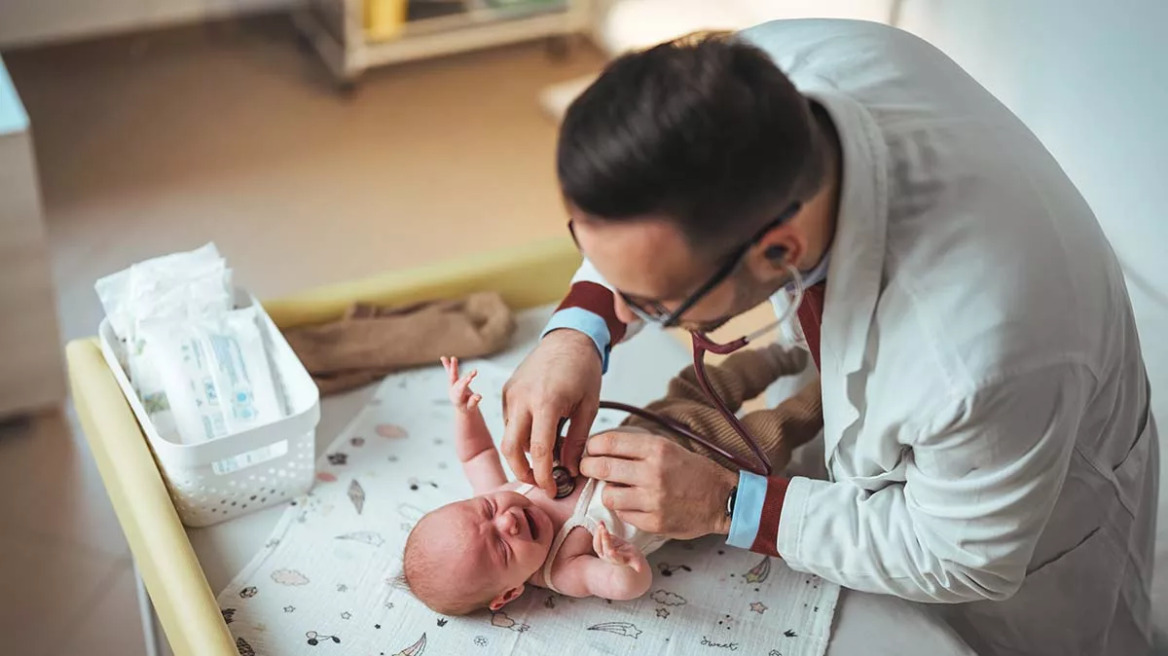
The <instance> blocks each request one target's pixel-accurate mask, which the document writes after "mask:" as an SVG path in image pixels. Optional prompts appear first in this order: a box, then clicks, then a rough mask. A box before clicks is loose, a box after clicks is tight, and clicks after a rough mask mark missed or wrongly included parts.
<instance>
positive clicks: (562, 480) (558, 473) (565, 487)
mask: <svg viewBox="0 0 1168 656" xmlns="http://www.w3.org/2000/svg"><path fill="white" fill-rule="evenodd" d="M552 480H554V481H555V482H556V498H557V499H563V498H564V497H566V496H568V495H569V494H571V493H572V492H574V491H575V490H576V479H575V478H573V477H572V473H571V472H569V471H568V468H567V467H564V466H561V465H556V466H555V467H552Z"/></svg>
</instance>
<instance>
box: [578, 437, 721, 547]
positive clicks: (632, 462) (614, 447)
mask: <svg viewBox="0 0 1168 656" xmlns="http://www.w3.org/2000/svg"><path fill="white" fill-rule="evenodd" d="M580 472H581V473H582V474H584V475H585V476H590V477H592V478H599V479H602V480H605V481H608V483H609V484H608V485H606V486H605V488H604V497H603V500H604V505H605V506H608V507H609V508H611V509H612V510H613V511H615V512H616V513H617V516H619V517H620V518H621V519H622V520H623V521H626V522H628V523H630V524H632V525H633V526H636V527H637V528H639V529H641V530H643V531H649V532H650V533H657V534H659V535H664V536H666V537H670V538H674V539H678V540H689V539H693V538H697V537H701V536H703V535H709V534H711V533H720V534H723V535H726V534H728V533H729V532H730V518H729V517H727V516H726V500H727V498H728V497H729V496H730V491H731V490H732V489H734V486H735V485H737V483H738V475H737V474H735V473H734V472H732V471H730V470H728V469H723V468H722V467H721V466H719V465H718V464H717V463H715V462H714V461H712V460H710V459H709V458H705V457H703V456H700V455H698V454H696V453H693V452H691V451H687V450H686V449H684V448H682V447H681V446H679V445H677V444H676V443H674V442H671V441H669V440H667V439H665V438H663V437H661V436H658V435H646V434H644V433H641V432H629V431H623V430H614V431H608V432H606V433H600V434H597V435H593V436H592V437H591V438H590V439H589V440H588V446H587V450H586V453H585V456H584V459H583V460H582V461H581V462H580Z"/></svg>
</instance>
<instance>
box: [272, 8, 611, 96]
mask: <svg viewBox="0 0 1168 656" xmlns="http://www.w3.org/2000/svg"><path fill="white" fill-rule="evenodd" d="M594 1H595V0H408V2H406V0H302V2H301V3H300V5H299V6H298V8H297V10H296V12H295V14H294V17H295V21H296V25H297V27H298V28H299V30H300V33H301V34H302V35H303V36H304V38H305V40H306V41H307V43H309V44H310V45H311V47H312V48H313V49H314V50H315V51H316V52H318V53H319V54H320V56H321V58H322V59H323V60H324V62H325V64H326V65H327V66H328V68H329V70H330V71H331V72H332V73H333V75H334V76H335V77H336V79H337V80H338V82H340V83H341V84H342V85H351V84H352V83H353V82H354V81H355V80H356V79H357V78H358V77H359V76H360V75H361V73H363V72H364V71H365V70H366V69H368V68H371V67H374V66H382V65H386V64H392V63H397V62H404V61H410V60H414V59H423V58H427V57H437V56H441V55H447V54H452V53H456V52H464V51H468V50H476V49H480V48H488V47H492V46H499V45H504V44H508V43H516V42H520V41H532V40H535V39H540V38H548V37H565V36H568V35H571V34H579V33H590V32H591V30H592V27H593V13H594V12H593V4H594ZM402 3H406V4H405V7H404V9H405V10H404V11H402V12H401V15H402V16H403V17H404V18H405V20H404V22H403V23H402V24H401V25H400V26H395V25H392V24H391V23H392V21H387V20H386V14H391V15H392V14H394V13H397V10H398V9H399V8H401V6H402ZM394 5H396V7H394Z"/></svg>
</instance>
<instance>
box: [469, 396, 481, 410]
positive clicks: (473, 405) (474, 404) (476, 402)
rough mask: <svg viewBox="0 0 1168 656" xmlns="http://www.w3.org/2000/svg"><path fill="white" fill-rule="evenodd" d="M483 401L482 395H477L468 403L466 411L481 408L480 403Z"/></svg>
mask: <svg viewBox="0 0 1168 656" xmlns="http://www.w3.org/2000/svg"><path fill="white" fill-rule="evenodd" d="M482 400H483V397H482V395H480V394H475V395H474V396H472V397H470V399H469V400H468V401H467V402H466V409H467V410H474V409H475V408H477V407H479V403H480V402H481V401H482Z"/></svg>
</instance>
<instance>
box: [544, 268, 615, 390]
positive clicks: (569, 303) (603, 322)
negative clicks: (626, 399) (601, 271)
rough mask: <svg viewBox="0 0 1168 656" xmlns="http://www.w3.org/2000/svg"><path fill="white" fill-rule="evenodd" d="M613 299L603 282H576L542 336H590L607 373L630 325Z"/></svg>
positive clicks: (582, 269) (585, 280) (583, 280)
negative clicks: (614, 350)
mask: <svg viewBox="0 0 1168 656" xmlns="http://www.w3.org/2000/svg"><path fill="white" fill-rule="evenodd" d="M581 271H582V272H583V271H584V267H582V268H581ZM578 277H579V276H578ZM614 300H615V296H614V294H613V292H612V290H610V289H609V288H608V287H606V286H605V285H604V284H603V283H602V282H599V281H593V280H587V279H577V280H575V281H574V282H573V283H572V288H571V289H570V290H569V292H568V295H567V296H565V297H564V300H563V301H562V302H561V303H560V306H559V307H558V308H556V311H555V313H554V314H553V315H552V318H551V320H550V321H548V324H547V326H546V327H545V328H544V331H543V334H544V335H546V334H548V333H550V332H552V331H554V330H561V329H570V330H576V331H579V332H581V333H584V334H585V335H588V337H589V338H590V339H591V340H592V342H593V344H595V345H596V351H597V353H598V354H599V355H600V359H601V361H602V362H603V364H604V370H605V371H607V370H608V356H609V353H610V352H611V350H612V346H613V345H614V344H616V343H618V342H620V341H621V340H622V339H624V337H625V333H626V331H627V326H625V324H624V323H622V322H621V320H620V319H619V318H618V317H617V316H616V307H615V305H614Z"/></svg>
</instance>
